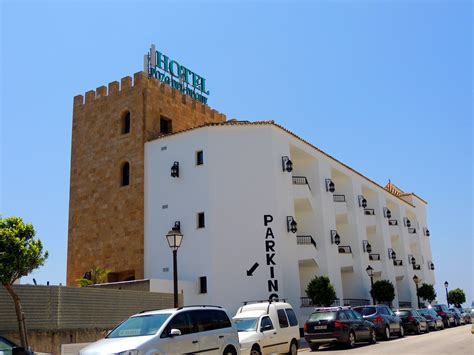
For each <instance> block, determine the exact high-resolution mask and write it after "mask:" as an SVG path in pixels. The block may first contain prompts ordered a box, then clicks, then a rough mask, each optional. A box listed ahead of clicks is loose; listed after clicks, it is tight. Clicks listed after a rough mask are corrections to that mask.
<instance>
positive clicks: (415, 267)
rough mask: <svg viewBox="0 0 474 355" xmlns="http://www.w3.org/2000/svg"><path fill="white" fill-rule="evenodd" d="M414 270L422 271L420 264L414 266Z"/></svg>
mask: <svg viewBox="0 0 474 355" xmlns="http://www.w3.org/2000/svg"><path fill="white" fill-rule="evenodd" d="M413 270H421V265H420V264H413Z"/></svg>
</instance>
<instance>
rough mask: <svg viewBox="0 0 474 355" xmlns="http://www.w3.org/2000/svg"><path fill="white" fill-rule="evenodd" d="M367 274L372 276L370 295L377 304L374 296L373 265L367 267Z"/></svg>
mask: <svg viewBox="0 0 474 355" xmlns="http://www.w3.org/2000/svg"><path fill="white" fill-rule="evenodd" d="M365 271H366V272H367V275H369V277H370V295H371V296H372V303H373V304H374V305H375V297H374V269H373V268H372V266H370V265H369V266H367V269H365Z"/></svg>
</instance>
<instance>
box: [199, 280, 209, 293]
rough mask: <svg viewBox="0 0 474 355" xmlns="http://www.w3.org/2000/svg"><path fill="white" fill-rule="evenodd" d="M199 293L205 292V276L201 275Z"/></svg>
mask: <svg viewBox="0 0 474 355" xmlns="http://www.w3.org/2000/svg"><path fill="white" fill-rule="evenodd" d="M199 293H207V277H206V276H201V277H200V278H199Z"/></svg>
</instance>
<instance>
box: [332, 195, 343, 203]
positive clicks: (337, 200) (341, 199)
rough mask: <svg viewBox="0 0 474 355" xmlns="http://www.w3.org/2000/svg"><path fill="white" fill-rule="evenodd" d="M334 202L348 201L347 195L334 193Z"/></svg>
mask: <svg viewBox="0 0 474 355" xmlns="http://www.w3.org/2000/svg"><path fill="white" fill-rule="evenodd" d="M332 199H333V201H334V202H346V195H332Z"/></svg>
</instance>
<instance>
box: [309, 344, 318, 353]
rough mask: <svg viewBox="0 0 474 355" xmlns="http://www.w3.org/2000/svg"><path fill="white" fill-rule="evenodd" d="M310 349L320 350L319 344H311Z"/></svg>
mask: <svg viewBox="0 0 474 355" xmlns="http://www.w3.org/2000/svg"><path fill="white" fill-rule="evenodd" d="M309 348H310V349H311V351H316V350H318V349H319V344H311V343H310V344H309Z"/></svg>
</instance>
